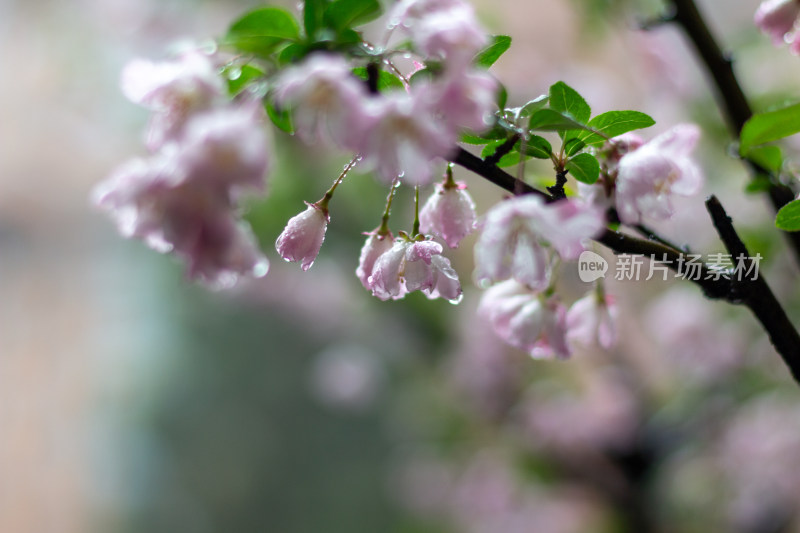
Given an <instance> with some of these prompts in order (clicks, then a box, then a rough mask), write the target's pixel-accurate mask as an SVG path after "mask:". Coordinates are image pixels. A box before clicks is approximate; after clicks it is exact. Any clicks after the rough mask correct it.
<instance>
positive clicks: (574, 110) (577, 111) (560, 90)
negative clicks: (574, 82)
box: [550, 81, 592, 124]
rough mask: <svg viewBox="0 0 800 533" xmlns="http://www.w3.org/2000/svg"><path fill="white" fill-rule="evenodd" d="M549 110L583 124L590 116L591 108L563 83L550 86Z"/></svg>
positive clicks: (576, 92)
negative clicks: (559, 112) (568, 116)
mask: <svg viewBox="0 0 800 533" xmlns="http://www.w3.org/2000/svg"><path fill="white" fill-rule="evenodd" d="M550 108H551V109H555V110H556V111H561V112H562V113H565V114H568V115H570V116H572V117H573V118H574V119H575V120H577V121H578V122H581V123H584V124H585V123H586V122H587V121H588V120H589V117H591V116H592V108H591V107H589V104H587V103H586V100H584V99H583V97H582V96H581V95H580V94H578V91H576V90H575V89H573V88H572V87H570V86H569V85H567V84H566V83H564V82H563V81H559V82H557V83H554V84H553V85H551V86H550Z"/></svg>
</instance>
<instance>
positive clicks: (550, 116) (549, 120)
mask: <svg viewBox="0 0 800 533" xmlns="http://www.w3.org/2000/svg"><path fill="white" fill-rule="evenodd" d="M528 129H529V130H531V131H558V132H565V131H569V130H584V129H587V126H586V125H585V124H582V123H580V122H578V121H576V120H575V119H574V118H572V117H571V116H569V115H566V114H564V113H562V112H560V111H556V110H555V109H540V110H539V111H537V112H535V113H534V114H533V115H531V119H530V121H529V122H528Z"/></svg>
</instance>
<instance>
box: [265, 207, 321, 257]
mask: <svg viewBox="0 0 800 533" xmlns="http://www.w3.org/2000/svg"><path fill="white" fill-rule="evenodd" d="M306 205H308V207H307V208H306V210H305V211H303V212H302V213H300V214H299V215H295V216H293V217H292V218H290V219H289V222H288V223H287V224H286V227H285V228H284V230H283V231H282V232H281V234H280V235H279V236H278V240H276V241H275V248H276V249H277V250H278V253H279V254H281V257H283V258H284V259H285V260H286V261H292V262H296V261H300V262H301V265H300V266H301V268H302V269H303V270H308V269H309V268H311V265H313V264H314V261H315V260H316V259H317V256H318V255H319V249H320V248H321V247H322V241H324V240H325V232H326V231H327V229H328V222H329V220H330V217H329V215H328V210H327V209H325V208H324V207H320V206H319V205H317V204H308V203H307V204H306Z"/></svg>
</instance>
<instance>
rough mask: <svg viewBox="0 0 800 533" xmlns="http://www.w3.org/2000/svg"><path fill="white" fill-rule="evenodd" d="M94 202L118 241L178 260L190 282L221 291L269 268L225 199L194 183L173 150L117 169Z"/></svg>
mask: <svg viewBox="0 0 800 533" xmlns="http://www.w3.org/2000/svg"><path fill="white" fill-rule="evenodd" d="M93 199H94V202H95V203H96V204H97V205H98V206H99V207H100V208H102V209H104V210H106V211H108V212H109V214H110V215H111V216H112V217H113V218H114V219H115V221H116V223H117V227H118V229H119V231H120V233H121V234H122V235H123V236H125V237H134V238H138V239H141V240H143V241H145V243H147V245H148V246H149V247H150V248H153V249H154V250H156V251H159V252H162V253H167V252H172V253H174V254H176V255H178V256H180V257H181V258H182V259H183V260H184V261H185V262H186V264H187V272H188V275H189V277H190V278H192V279H198V280H200V281H203V282H205V283H207V284H209V285H212V286H214V287H220V288H221V287H227V286H230V285H232V284H233V283H235V282H236V280H237V279H238V277H239V276H241V275H250V276H255V277H259V276H262V275H264V274H266V271H267V268H268V264H269V263H268V262H267V259H266V258H265V257H264V256H263V255H262V254H261V252H260V251H259V249H258V246H257V244H256V242H255V238H254V237H253V234H252V232H251V231H250V229H249V227H248V226H247V225H246V224H245V223H244V222H243V221H241V220H240V219H239V218H238V215H237V214H236V211H235V209H234V207H235V206H234V205H233V204H232V203H231V198H230V196H229V195H228V194H225V191H224V190H223V191H222V194H221V193H220V190H219V188H218V187H209V186H207V184H206V183H205V182H203V181H202V180H196V179H193V177H192V175H191V173H190V172H188V171H187V169H186V168H185V167H182V166H181V165H180V159H179V158H178V157H176V153H175V151H174V150H162V151H161V152H160V153H158V154H156V155H155V156H153V157H151V158H149V159H135V160H133V161H130V162H128V163H126V164H124V165H122V166H120V167H119V168H118V169H117V170H116V171H115V172H114V173H113V174H112V175H111V176H110V177H109V178H108V179H107V180H106V181H104V182H102V183H100V184H99V185H98V186H97V187H96V188H95V189H94V191H93Z"/></svg>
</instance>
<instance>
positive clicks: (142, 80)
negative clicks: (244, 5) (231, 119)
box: [121, 51, 223, 150]
mask: <svg viewBox="0 0 800 533" xmlns="http://www.w3.org/2000/svg"><path fill="white" fill-rule="evenodd" d="M121 85H122V92H123V93H124V94H125V96H126V97H127V98H128V99H129V100H131V101H132V102H134V103H136V104H140V105H142V106H144V107H146V108H148V109H150V110H152V111H153V112H154V114H153V116H152V118H151V120H150V125H149V126H148V131H147V146H148V147H149V148H150V149H151V150H153V149H157V148H159V147H160V146H162V145H163V144H164V143H165V142H167V141H170V140H175V139H176V138H177V137H178V136H179V135H180V132H181V130H182V128H183V125H184V124H185V123H186V121H187V120H188V119H189V117H190V116H192V115H193V114H194V113H196V112H198V111H202V110H206V109H209V108H211V107H212V105H213V104H214V102H215V101H217V100H219V99H220V98H221V97H222V94H223V84H222V78H221V77H220V76H219V75H218V73H217V69H216V67H215V66H214V64H213V63H212V62H211V58H210V57H209V56H207V55H205V54H202V53H200V52H196V51H195V52H187V53H185V54H183V55H182V56H181V57H180V58H178V60H176V61H167V62H161V63H153V62H151V61H147V60H143V59H136V60H133V61H131V62H130V63H128V65H126V67H125V69H124V70H123V71H122V81H121Z"/></svg>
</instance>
